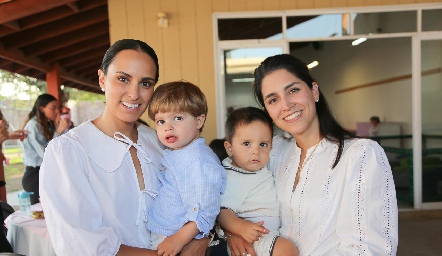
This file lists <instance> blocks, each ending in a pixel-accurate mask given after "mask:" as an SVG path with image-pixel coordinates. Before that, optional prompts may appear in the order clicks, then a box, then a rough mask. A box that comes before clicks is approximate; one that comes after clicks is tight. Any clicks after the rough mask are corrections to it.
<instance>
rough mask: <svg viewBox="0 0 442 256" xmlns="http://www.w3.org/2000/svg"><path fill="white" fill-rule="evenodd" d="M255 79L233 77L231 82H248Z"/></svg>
mask: <svg viewBox="0 0 442 256" xmlns="http://www.w3.org/2000/svg"><path fill="white" fill-rule="evenodd" d="M253 81H255V79H254V78H253V77H252V78H233V79H232V82H234V83H248V82H253Z"/></svg>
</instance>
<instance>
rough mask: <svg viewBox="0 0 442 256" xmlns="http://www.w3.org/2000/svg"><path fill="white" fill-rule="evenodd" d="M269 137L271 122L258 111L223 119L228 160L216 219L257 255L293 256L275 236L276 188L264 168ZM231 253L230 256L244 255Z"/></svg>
mask: <svg viewBox="0 0 442 256" xmlns="http://www.w3.org/2000/svg"><path fill="white" fill-rule="evenodd" d="M272 135H273V123H272V119H270V117H269V116H268V115H267V113H265V112H264V111H262V110H261V109H258V108H255V107H245V108H238V109H236V110H234V111H233V112H232V113H231V114H230V116H229V118H227V121H226V142H224V146H225V149H226V151H227V153H228V155H229V157H228V158H226V159H224V161H223V166H224V168H225V169H226V172H227V187H226V192H225V193H224V194H223V195H222V196H221V212H220V214H219V215H218V219H217V220H218V222H219V224H220V225H221V227H223V228H226V229H228V230H230V231H231V232H234V233H235V234H238V235H240V236H241V237H242V238H243V239H244V240H246V241H248V242H249V243H253V248H254V249H255V251H256V254H257V255H258V256H272V255H274V256H277V255H279V256H297V255H298V250H297V249H296V246H295V245H294V244H293V243H292V242H291V241H289V240H288V239H286V238H283V237H280V236H279V227H280V224H281V220H280V218H279V203H278V200H277V198H276V187H275V183H274V181H273V176H272V173H271V172H270V171H269V170H268V169H267V167H266V164H267V162H268V160H269V153H270V149H271V148H272ZM264 227H265V228H264ZM227 238H228V237H227ZM231 249H232V250H230V251H229V255H247V253H248V252H247V251H238V250H236V251H235V249H237V248H231Z"/></svg>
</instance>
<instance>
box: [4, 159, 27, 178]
mask: <svg viewBox="0 0 442 256" xmlns="http://www.w3.org/2000/svg"><path fill="white" fill-rule="evenodd" d="M4 167H5V180H9V179H13V178H17V177H21V176H23V172H24V170H25V165H24V164H23V163H18V164H8V165H5V166H4Z"/></svg>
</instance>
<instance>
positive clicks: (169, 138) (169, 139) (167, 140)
mask: <svg viewBox="0 0 442 256" xmlns="http://www.w3.org/2000/svg"><path fill="white" fill-rule="evenodd" d="M177 139H178V137H177V136H173V135H169V136H166V138H165V141H166V142H167V143H174V142H175V141H177Z"/></svg>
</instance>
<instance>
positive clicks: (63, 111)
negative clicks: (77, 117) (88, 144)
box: [60, 107, 75, 134]
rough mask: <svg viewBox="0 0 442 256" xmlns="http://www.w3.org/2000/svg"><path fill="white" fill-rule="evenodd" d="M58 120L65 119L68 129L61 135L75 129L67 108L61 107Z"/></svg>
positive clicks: (69, 110)
mask: <svg viewBox="0 0 442 256" xmlns="http://www.w3.org/2000/svg"><path fill="white" fill-rule="evenodd" d="M60 119H66V120H67V122H68V128H67V129H66V130H65V131H63V134H64V133H67V132H68V131H69V130H70V129H72V128H74V127H75V125H74V123H73V122H72V119H71V109H70V108H68V107H62V108H61V110H60Z"/></svg>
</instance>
